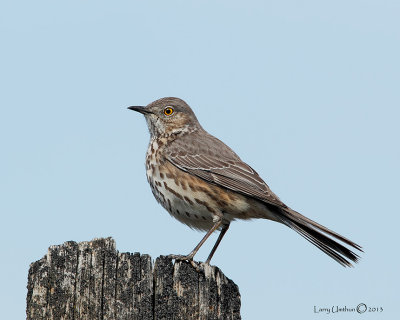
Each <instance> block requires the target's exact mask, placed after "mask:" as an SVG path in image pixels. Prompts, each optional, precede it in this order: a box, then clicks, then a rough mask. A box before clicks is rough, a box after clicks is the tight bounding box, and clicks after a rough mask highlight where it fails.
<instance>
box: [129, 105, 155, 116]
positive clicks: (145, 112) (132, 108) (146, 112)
mask: <svg viewBox="0 0 400 320" xmlns="http://www.w3.org/2000/svg"><path fill="white" fill-rule="evenodd" d="M128 109H129V110H133V111H137V112H140V113H141V114H149V113H152V112H151V111H149V110H147V109H146V108H145V107H143V106H131V107H128Z"/></svg>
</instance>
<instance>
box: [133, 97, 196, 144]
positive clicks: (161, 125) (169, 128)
mask: <svg viewBox="0 0 400 320" xmlns="http://www.w3.org/2000/svg"><path fill="white" fill-rule="evenodd" d="M128 109H130V110H133V111H137V112H140V113H141V114H143V115H144V117H145V118H146V121H147V126H148V127H149V131H150V134H151V136H155V137H158V136H160V135H163V134H176V133H179V132H184V131H191V130H192V129H196V128H201V126H200V124H199V122H198V120H197V118H196V115H195V114H194V112H193V110H192V109H191V108H190V107H189V105H188V104H187V103H186V102H185V101H183V100H182V99H179V98H173V97H168V98H161V99H158V100H156V101H153V102H152V103H150V104H148V105H147V106H145V107H143V106H132V107H128Z"/></svg>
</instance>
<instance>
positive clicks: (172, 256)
mask: <svg viewBox="0 0 400 320" xmlns="http://www.w3.org/2000/svg"><path fill="white" fill-rule="evenodd" d="M167 257H168V258H170V259H174V260H175V261H187V262H189V263H190V264H191V265H192V267H193V268H195V269H196V271H197V272H202V271H203V270H202V268H201V267H200V266H201V264H200V263H199V262H195V261H193V256H192V255H190V254H188V255H187V256H184V255H180V254H170V255H168V256H167Z"/></svg>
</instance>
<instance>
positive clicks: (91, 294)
mask: <svg viewBox="0 0 400 320" xmlns="http://www.w3.org/2000/svg"><path fill="white" fill-rule="evenodd" d="M203 269H204V271H201V272H198V271H196V270H195V269H194V268H193V267H192V266H191V265H190V264H189V263H186V262H175V264H173V263H172V261H171V259H168V258H166V257H163V256H161V257H158V258H157V259H156V261H155V263H154V265H153V263H152V260H151V257H150V256H148V255H146V254H144V255H141V254H139V253H134V254H132V253H120V252H118V251H117V250H116V248H115V242H114V240H113V239H112V238H107V239H95V240H93V241H89V242H80V243H76V242H72V241H69V242H66V243H64V244H62V245H59V246H51V247H50V248H49V250H48V253H47V255H46V256H44V257H43V258H42V259H40V260H39V261H36V262H34V263H32V264H31V267H30V270H29V276H28V295H27V309H26V313H27V319H28V320H39V319H40V320H42V319H48V320H56V319H57V320H59V319H60V320H61V319H62V320H66V319H69V320H73V319H74V320H78V319H87V320H97V319H99V320H111V319H112V320H118V319H146V320H147V319H149V320H150V319H154V320H155V319H185V320H187V319H207V320H210V319H240V294H239V288H238V287H237V286H236V284H235V283H233V281H232V280H230V279H228V278H226V277H225V276H224V274H223V273H222V272H221V271H220V270H219V269H218V268H216V267H211V266H206V265H203Z"/></svg>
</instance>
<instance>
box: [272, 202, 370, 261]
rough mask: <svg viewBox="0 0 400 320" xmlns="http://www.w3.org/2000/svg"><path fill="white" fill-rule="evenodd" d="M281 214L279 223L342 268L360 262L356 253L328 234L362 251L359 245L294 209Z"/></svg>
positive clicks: (278, 216) (282, 211) (283, 211)
mask: <svg viewBox="0 0 400 320" xmlns="http://www.w3.org/2000/svg"><path fill="white" fill-rule="evenodd" d="M280 213H281V214H279V215H277V218H278V220H279V221H281V222H282V223H283V224H285V225H286V226H288V227H289V228H291V229H293V230H294V231H296V232H297V233H298V234H300V235H301V236H302V237H304V238H305V239H307V240H308V241H309V242H311V243H312V244H313V245H315V246H316V247H317V248H319V249H320V250H322V251H323V252H324V253H326V254H327V255H328V256H330V257H331V258H332V259H334V260H335V261H337V262H338V263H340V264H341V265H342V266H345V267H352V264H351V262H350V261H353V262H358V260H359V258H360V257H359V256H358V255H357V254H356V253H354V252H353V251H351V250H350V249H348V248H346V247H345V246H343V245H342V244H340V243H338V242H337V241H335V240H333V239H332V238H330V237H328V236H327V235H326V234H328V235H330V236H332V237H334V238H336V239H338V240H340V241H342V242H344V243H346V244H348V245H350V246H351V247H353V248H355V249H357V250H359V251H362V248H361V246H359V245H358V244H356V243H354V242H353V241H351V240H349V239H347V238H345V237H343V236H341V235H340V234H338V233H336V232H334V231H332V230H329V229H328V228H326V227H324V226H322V225H320V224H319V223H317V222H315V221H313V220H311V219H309V218H307V217H305V216H303V215H301V214H300V213H298V212H296V211H294V210H292V209H288V210H281V212H280ZM349 260H350V261H349Z"/></svg>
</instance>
